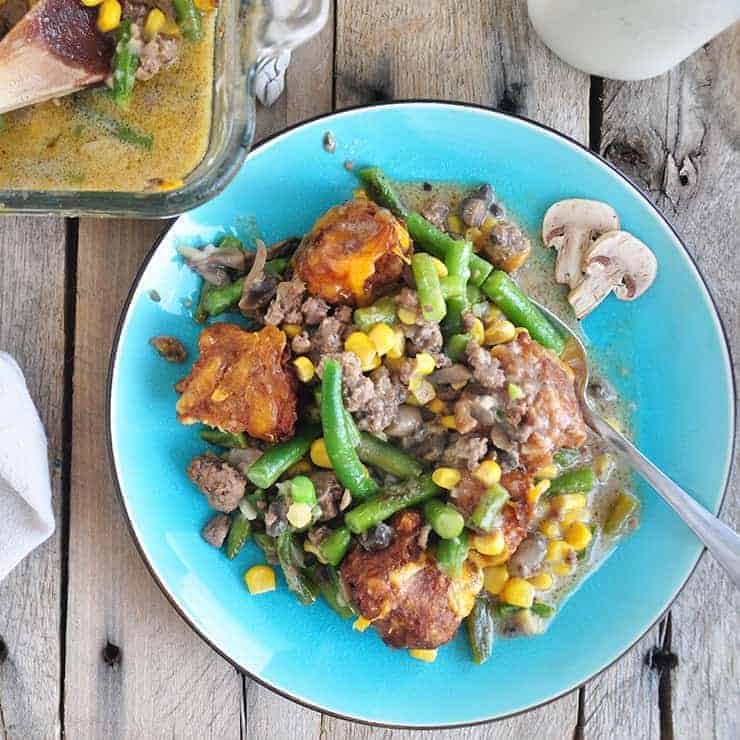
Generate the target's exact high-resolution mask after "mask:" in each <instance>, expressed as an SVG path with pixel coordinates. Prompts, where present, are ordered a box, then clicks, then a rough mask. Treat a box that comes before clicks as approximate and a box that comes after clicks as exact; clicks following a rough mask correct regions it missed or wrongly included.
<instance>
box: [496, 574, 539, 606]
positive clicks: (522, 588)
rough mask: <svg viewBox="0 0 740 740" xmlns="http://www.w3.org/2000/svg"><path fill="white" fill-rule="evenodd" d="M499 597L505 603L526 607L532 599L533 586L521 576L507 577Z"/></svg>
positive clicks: (530, 604) (530, 603)
mask: <svg viewBox="0 0 740 740" xmlns="http://www.w3.org/2000/svg"><path fill="white" fill-rule="evenodd" d="M501 599H502V600H503V601H505V602H506V603H507V604H513V605H514V606H521V607H523V608H524V609H528V608H529V607H530V606H532V602H533V601H534V587H533V586H532V584H531V583H529V582H527V581H525V580H524V579H523V578H509V580H508V581H506V584H505V585H504V588H503V590H502V591H501Z"/></svg>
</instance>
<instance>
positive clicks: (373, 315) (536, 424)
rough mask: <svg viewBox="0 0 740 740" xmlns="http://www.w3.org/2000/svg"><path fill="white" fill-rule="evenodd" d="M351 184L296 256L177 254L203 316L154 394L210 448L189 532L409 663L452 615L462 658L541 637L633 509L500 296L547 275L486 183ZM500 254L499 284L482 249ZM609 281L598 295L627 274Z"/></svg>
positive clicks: (544, 323) (516, 308)
mask: <svg viewBox="0 0 740 740" xmlns="http://www.w3.org/2000/svg"><path fill="white" fill-rule="evenodd" d="M358 174H359V177H360V179H361V181H362V183H363V186H364V187H363V190H362V191H360V192H356V193H355V196H354V198H353V199H352V200H350V201H348V202H347V203H344V204H342V205H338V206H334V207H332V208H331V209H330V210H328V211H327V213H325V214H324V215H323V216H320V217H319V219H318V220H317V221H316V224H315V225H314V227H313V228H312V229H311V230H310V232H309V233H308V234H307V235H306V236H305V237H304V238H303V239H302V240H298V239H294V238H292V239H290V240H286V241H284V242H279V243H278V244H276V245H272V246H270V247H267V246H265V244H263V243H262V242H261V241H259V240H257V245H256V249H255V250H254V251H251V250H244V249H243V247H242V244H241V243H240V242H239V241H238V240H237V239H236V238H235V237H233V236H226V237H224V238H222V239H221V240H219V241H218V242H217V243H216V244H212V245H207V246H206V247H204V248H202V249H195V248H193V247H185V248H180V249H179V251H180V253H181V255H182V256H183V258H184V259H185V261H186V262H187V264H188V265H189V266H190V267H191V268H192V269H193V270H195V271H196V272H197V273H198V274H199V275H201V276H202V277H203V285H202V288H201V297H200V299H199V301H198V303H197V304H196V306H195V308H194V318H195V319H196V321H198V322H210V321H211V320H212V319H213V317H219V318H218V321H217V322H216V323H209V324H208V325H207V326H206V327H205V328H204V329H203V330H202V332H201V335H200V339H199V354H198V358H197V360H196V362H195V364H194V366H193V369H192V371H191V373H190V375H189V376H188V377H187V378H186V379H185V380H184V381H181V382H180V383H179V384H178V386H177V389H178V390H179V391H180V392H181V393H182V395H181V397H180V399H179V401H178V402H177V412H178V418H179V419H180V420H181V421H183V422H185V423H188V424H192V423H195V422H201V423H202V424H204V425H205V426H204V427H203V428H202V429H201V436H202V438H203V439H204V441H206V442H208V443H210V444H211V445H212V446H211V448H210V449H209V450H208V451H207V452H204V453H202V454H199V455H197V456H196V457H195V458H194V459H193V460H192V461H191V463H190V466H189V468H188V471H187V474H188V476H189V478H190V479H191V481H192V482H193V483H194V484H195V486H196V487H197V489H198V490H199V491H200V492H201V493H202V494H203V495H204V496H205V497H206V500H207V501H208V503H209V506H210V508H211V509H213V510H214V511H215V512H216V514H215V515H214V516H213V518H212V519H211V520H210V521H209V522H208V523H207V524H206V525H205V528H204V530H203V537H204V539H205V540H206V541H207V542H208V543H209V544H211V545H213V546H214V547H218V548H222V549H223V551H224V553H225V554H226V556H227V557H228V558H229V559H234V558H236V557H238V555H239V553H240V551H241V550H242V549H243V548H244V547H245V546H246V543H247V542H248V541H249V540H253V541H254V543H255V544H257V545H258V547H259V548H260V549H262V550H263V551H264V554H265V558H266V560H267V564H266V565H262V566H255V567H253V568H250V569H249V570H248V571H247V572H246V574H245V583H246V586H247V589H248V590H249V592H250V593H251V594H261V593H267V592H269V591H271V590H273V589H274V588H275V571H274V570H273V569H272V567H270V566H273V565H274V566H279V569H280V571H281V572H282V574H283V576H284V579H285V582H286V584H287V586H288V588H289V589H290V590H291V591H292V592H293V593H294V594H295V595H296V597H297V598H298V600H299V601H300V602H301V603H302V604H305V605H309V604H312V603H314V602H315V600H316V599H317V598H318V597H319V596H321V597H322V598H323V599H324V600H325V601H326V602H327V603H328V605H329V606H330V607H331V608H332V609H333V610H334V611H335V612H337V614H338V615H339V616H341V617H343V618H349V617H353V618H354V622H353V627H354V629H355V630H356V631H360V632H363V631H365V630H366V629H368V628H369V627H371V626H372V627H373V628H374V629H375V630H376V631H377V633H378V635H379V636H380V637H381V638H382V639H383V640H384V641H385V642H386V643H387V644H388V645H390V646H391V647H394V648H404V649H407V650H408V651H409V654H410V655H411V656H412V657H414V658H417V659H419V660H421V661H426V662H432V661H433V660H434V659H435V657H436V655H437V652H436V651H437V650H438V648H440V647H441V646H442V645H444V644H445V643H447V642H449V641H450V640H451V639H452V638H453V637H454V636H455V634H456V633H457V632H458V630H459V628H460V626H461V625H462V623H463V622H465V626H466V628H465V632H467V635H468V638H469V640H470V647H471V653H472V657H473V660H474V661H475V662H477V663H482V662H484V661H485V660H487V659H489V658H490V656H491V655H492V654H495V647H494V641H495V639H496V635H501V636H510V635H521V634H524V635H533V634H537V633H539V632H542V631H543V630H544V629H545V628H546V626H547V624H548V622H549V620H551V619H552V618H553V617H554V616H555V614H556V612H557V608H558V605H559V603H561V600H562V598H563V596H564V595H565V594H567V592H568V591H569V590H571V589H572V588H573V587H574V585H575V584H576V583H577V582H578V581H579V580H580V579H581V578H582V577H583V575H584V574H585V573H586V572H587V571H588V570H589V569H591V568H593V567H594V566H595V565H596V563H597V562H598V561H599V559H600V558H601V557H602V556H603V554H604V553H605V552H606V551H607V550H609V549H610V548H611V547H613V546H614V545H615V543H616V542H617V539H618V538H619V537H620V536H622V535H623V534H625V533H626V532H628V531H629V530H630V529H631V528H633V527H634V526H636V523H637V516H638V511H639V502H638V501H637V499H636V498H635V497H634V496H633V495H632V494H631V493H630V492H629V491H628V490H627V484H628V478H627V477H626V475H625V471H624V469H623V468H621V467H620V466H619V465H618V464H616V462H615V461H614V460H612V459H611V457H610V456H609V455H608V453H606V452H605V451H604V450H603V449H602V447H601V446H600V443H599V441H598V439H597V438H596V437H595V436H593V435H591V434H590V433H589V431H588V429H587V428H586V425H585V422H584V419H583V416H582V414H581V410H580V406H579V403H578V400H577V397H576V393H575V385H574V383H575V373H576V372H577V371H578V368H577V367H576V368H573V367H572V366H571V365H570V364H569V361H570V357H571V355H572V352H570V351H569V345H568V344H566V343H565V342H564V339H563V337H562V336H561V335H560V334H559V333H558V331H557V330H556V329H555V328H554V327H553V326H552V325H551V324H550V323H549V321H548V320H547V319H546V318H545V316H544V315H543V314H542V313H541V312H540V310H539V309H538V308H537V306H536V305H535V304H534V303H532V302H531V301H530V299H529V298H528V297H527V295H526V293H525V292H524V291H523V290H522V288H521V287H520V286H519V284H518V280H517V278H519V277H521V276H522V275H523V274H524V273H525V272H526V271H527V270H530V271H532V275H535V276H537V278H538V280H540V281H544V280H549V281H550V282H552V281H551V278H548V277H547V275H546V273H545V269H546V268H544V267H543V266H542V263H541V261H540V260H530V257H531V256H532V254H534V253H535V252H536V250H540V251H544V247H542V246H537V245H533V244H532V242H531V241H530V240H529V239H528V237H526V236H525V234H524V232H523V231H522V230H521V229H520V227H519V226H517V225H516V224H515V223H514V222H513V221H512V220H511V219H509V218H506V217H505V214H504V210H503V206H502V204H501V203H500V202H496V199H495V197H494V194H493V190H492V188H491V187H490V186H489V185H486V186H482V187H479V188H475V189H473V190H472V191H468V192H461V191H460V189H453V188H451V187H450V186H441V185H440V186H437V187H436V188H435V186H432V185H428V184H425V185H424V186H411V185H406V186H404V187H403V190H401V189H399V188H397V187H396V185H395V184H393V183H392V182H391V181H390V180H389V179H388V178H387V177H386V176H385V175H384V173H382V172H381V171H380V170H378V169H377V168H370V169H366V170H360V171H359V173H358ZM423 214H427V215H426V216H425V215H423ZM430 219H431V220H430ZM432 221H435V223H432ZM567 223H570V222H567ZM584 228H585V227H584ZM595 228H596V227H595V226H594V223H591V225H590V226H589V227H588V230H589V231H588V233H589V236H588V239H589V240H590V239H591V236H590V234H591V232H592V231H593V230H594V229H595ZM613 233H614V229H612V230H611V231H609V232H607V235H608V234H613ZM616 233H617V234H620V233H622V232H616ZM506 235H508V236H506ZM517 235H518V236H517ZM606 238H607V237H602V239H606ZM608 238H609V239H614V237H613V236H611V237H608ZM507 239H508V240H509V241H508V242H506V244H509V245H510V246H511V247H512V249H511V251H510V252H509V253H507V254H508V257H506V259H505V260H504V261H505V262H506V270H504V269H500V268H501V267H503V264H497V265H496V266H495V265H493V264H492V263H491V262H490V261H489V260H488V256H489V255H490V252H491V249H492V245H494V244H495V245H497V246H499V247H501V248H502V250H503V247H504V246H505V245H504V242H505V241H506V240H507ZM579 239H580V237H579ZM515 243H516V244H518V245H519V246H518V247H517V248H516V249H514V246H513V245H514V244H515ZM601 244H603V242H602V243H601ZM599 245H600V240H597V241H596V242H594V244H593V245H591V246H586V247H585V248H586V253H587V254H590V250H591V249H594V248H598V249H601V248H602V247H601V246H599ZM607 246H608V248H609V249H613V248H614V246H613V245H612V246H609V245H607ZM578 248H579V249H581V248H584V247H583V245H581V244H580V242H579V246H578ZM498 254H499V255H502V254H503V251H500V252H498ZM514 254H516V255H517V257H516V259H512V255H514ZM600 254H601V253H600V252H596V253H595V255H594V257H595V258H598V257H599V255H600ZM609 254H610V255H611V254H612V252H609ZM620 254H621V252H620ZM601 256H603V255H601ZM597 264H600V263H599V262H598V261H597ZM619 264H620V267H616V266H615V267H614V268H613V270H611V271H610V272H609V278H608V281H610V289H612V288H613V287H615V286H616V284H617V282H619V281H621V286H622V288H623V289H626V284H625V275H627V274H628V272H629V274H630V275H634V274H636V272H637V271H636V270H634V269H632V268H631V267H624V265H623V264H622V263H621V262H620V263H619ZM602 266H603V265H602ZM585 270H586V277H585V278H584V282H586V281H589V280H590V281H592V282H595V283H596V284H597V285H596V287H595V288H594V293H595V294H596V295H597V296H598V295H600V292H603V290H604V289H603V288H602V287H600V286H601V285H602V283H603V282H604V281H605V279H602V277H603V276H602V275H601V274H600V273H599V274H597V273H596V272H594V271H593V270H592V268H591V267H590V265H588V264H587V265H586V267H585ZM530 278H531V275H530ZM229 314H230V315H229ZM224 315H226V316H225V319H224ZM245 320H246V321H248V322H249V325H250V329H244V328H242V325H243V323H244V321H245ZM236 322H239V325H237V323H236ZM599 388H600V389H601V390H600V392H599V394H598V396H599V398H598V403H599V404H600V406H601V407H602V409H603V410H604V411H606V412H608V414H609V416H610V417H612V418H614V419H615V420H618V419H621V418H622V413H621V407H620V405H619V399H618V398H617V396H616V394H615V393H613V392H612V391H611V389H610V388H609V386H608V385H607V384H606V382H605V381H600V385H599ZM614 423H618V422H617V421H615V422H614ZM622 423H623V422H622Z"/></svg>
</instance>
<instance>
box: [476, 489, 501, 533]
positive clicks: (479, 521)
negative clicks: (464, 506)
mask: <svg viewBox="0 0 740 740" xmlns="http://www.w3.org/2000/svg"><path fill="white" fill-rule="evenodd" d="M508 500H509V492H508V491H507V490H506V489H505V488H504V487H503V486H502V485H501V484H500V483H494V484H493V485H491V486H489V487H488V488H487V489H486V491H485V493H484V494H483V495H482V496H481V498H480V500H479V501H478V503H477V504H476V506H475V508H474V509H473V513H472V514H471V515H470V522H471V524H472V525H473V526H474V527H476V528H477V529H480V530H481V531H483V532H492V531H493V530H494V529H495V527H496V524H497V521H498V515H499V514H500V513H501V509H502V508H503V506H504V504H505V503H506V502H507V501H508Z"/></svg>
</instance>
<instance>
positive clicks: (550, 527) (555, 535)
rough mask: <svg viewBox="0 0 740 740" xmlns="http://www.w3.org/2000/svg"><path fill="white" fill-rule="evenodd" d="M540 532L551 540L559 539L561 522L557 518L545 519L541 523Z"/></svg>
mask: <svg viewBox="0 0 740 740" xmlns="http://www.w3.org/2000/svg"><path fill="white" fill-rule="evenodd" d="M540 532H542V534H544V535H545V537H547V538H548V539H550V540H557V539H559V538H560V537H561V535H562V532H561V531H560V523H559V522H558V520H557V519H545V520H544V521H543V522H542V523H541V524H540Z"/></svg>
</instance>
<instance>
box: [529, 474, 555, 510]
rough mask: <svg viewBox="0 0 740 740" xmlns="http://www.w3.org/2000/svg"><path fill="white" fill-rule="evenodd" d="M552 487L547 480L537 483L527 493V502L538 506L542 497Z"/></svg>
mask: <svg viewBox="0 0 740 740" xmlns="http://www.w3.org/2000/svg"><path fill="white" fill-rule="evenodd" d="M549 487H550V481H549V480H548V479H547V478H545V479H544V480H541V481H539V482H538V483H535V484H534V485H533V486H532V487H531V488H530V489H529V491H527V500H528V501H529V503H530V504H536V503H537V502H538V501H539V500H540V496H542V494H543V493H545V492H546V491H547V489H548V488H549Z"/></svg>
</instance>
